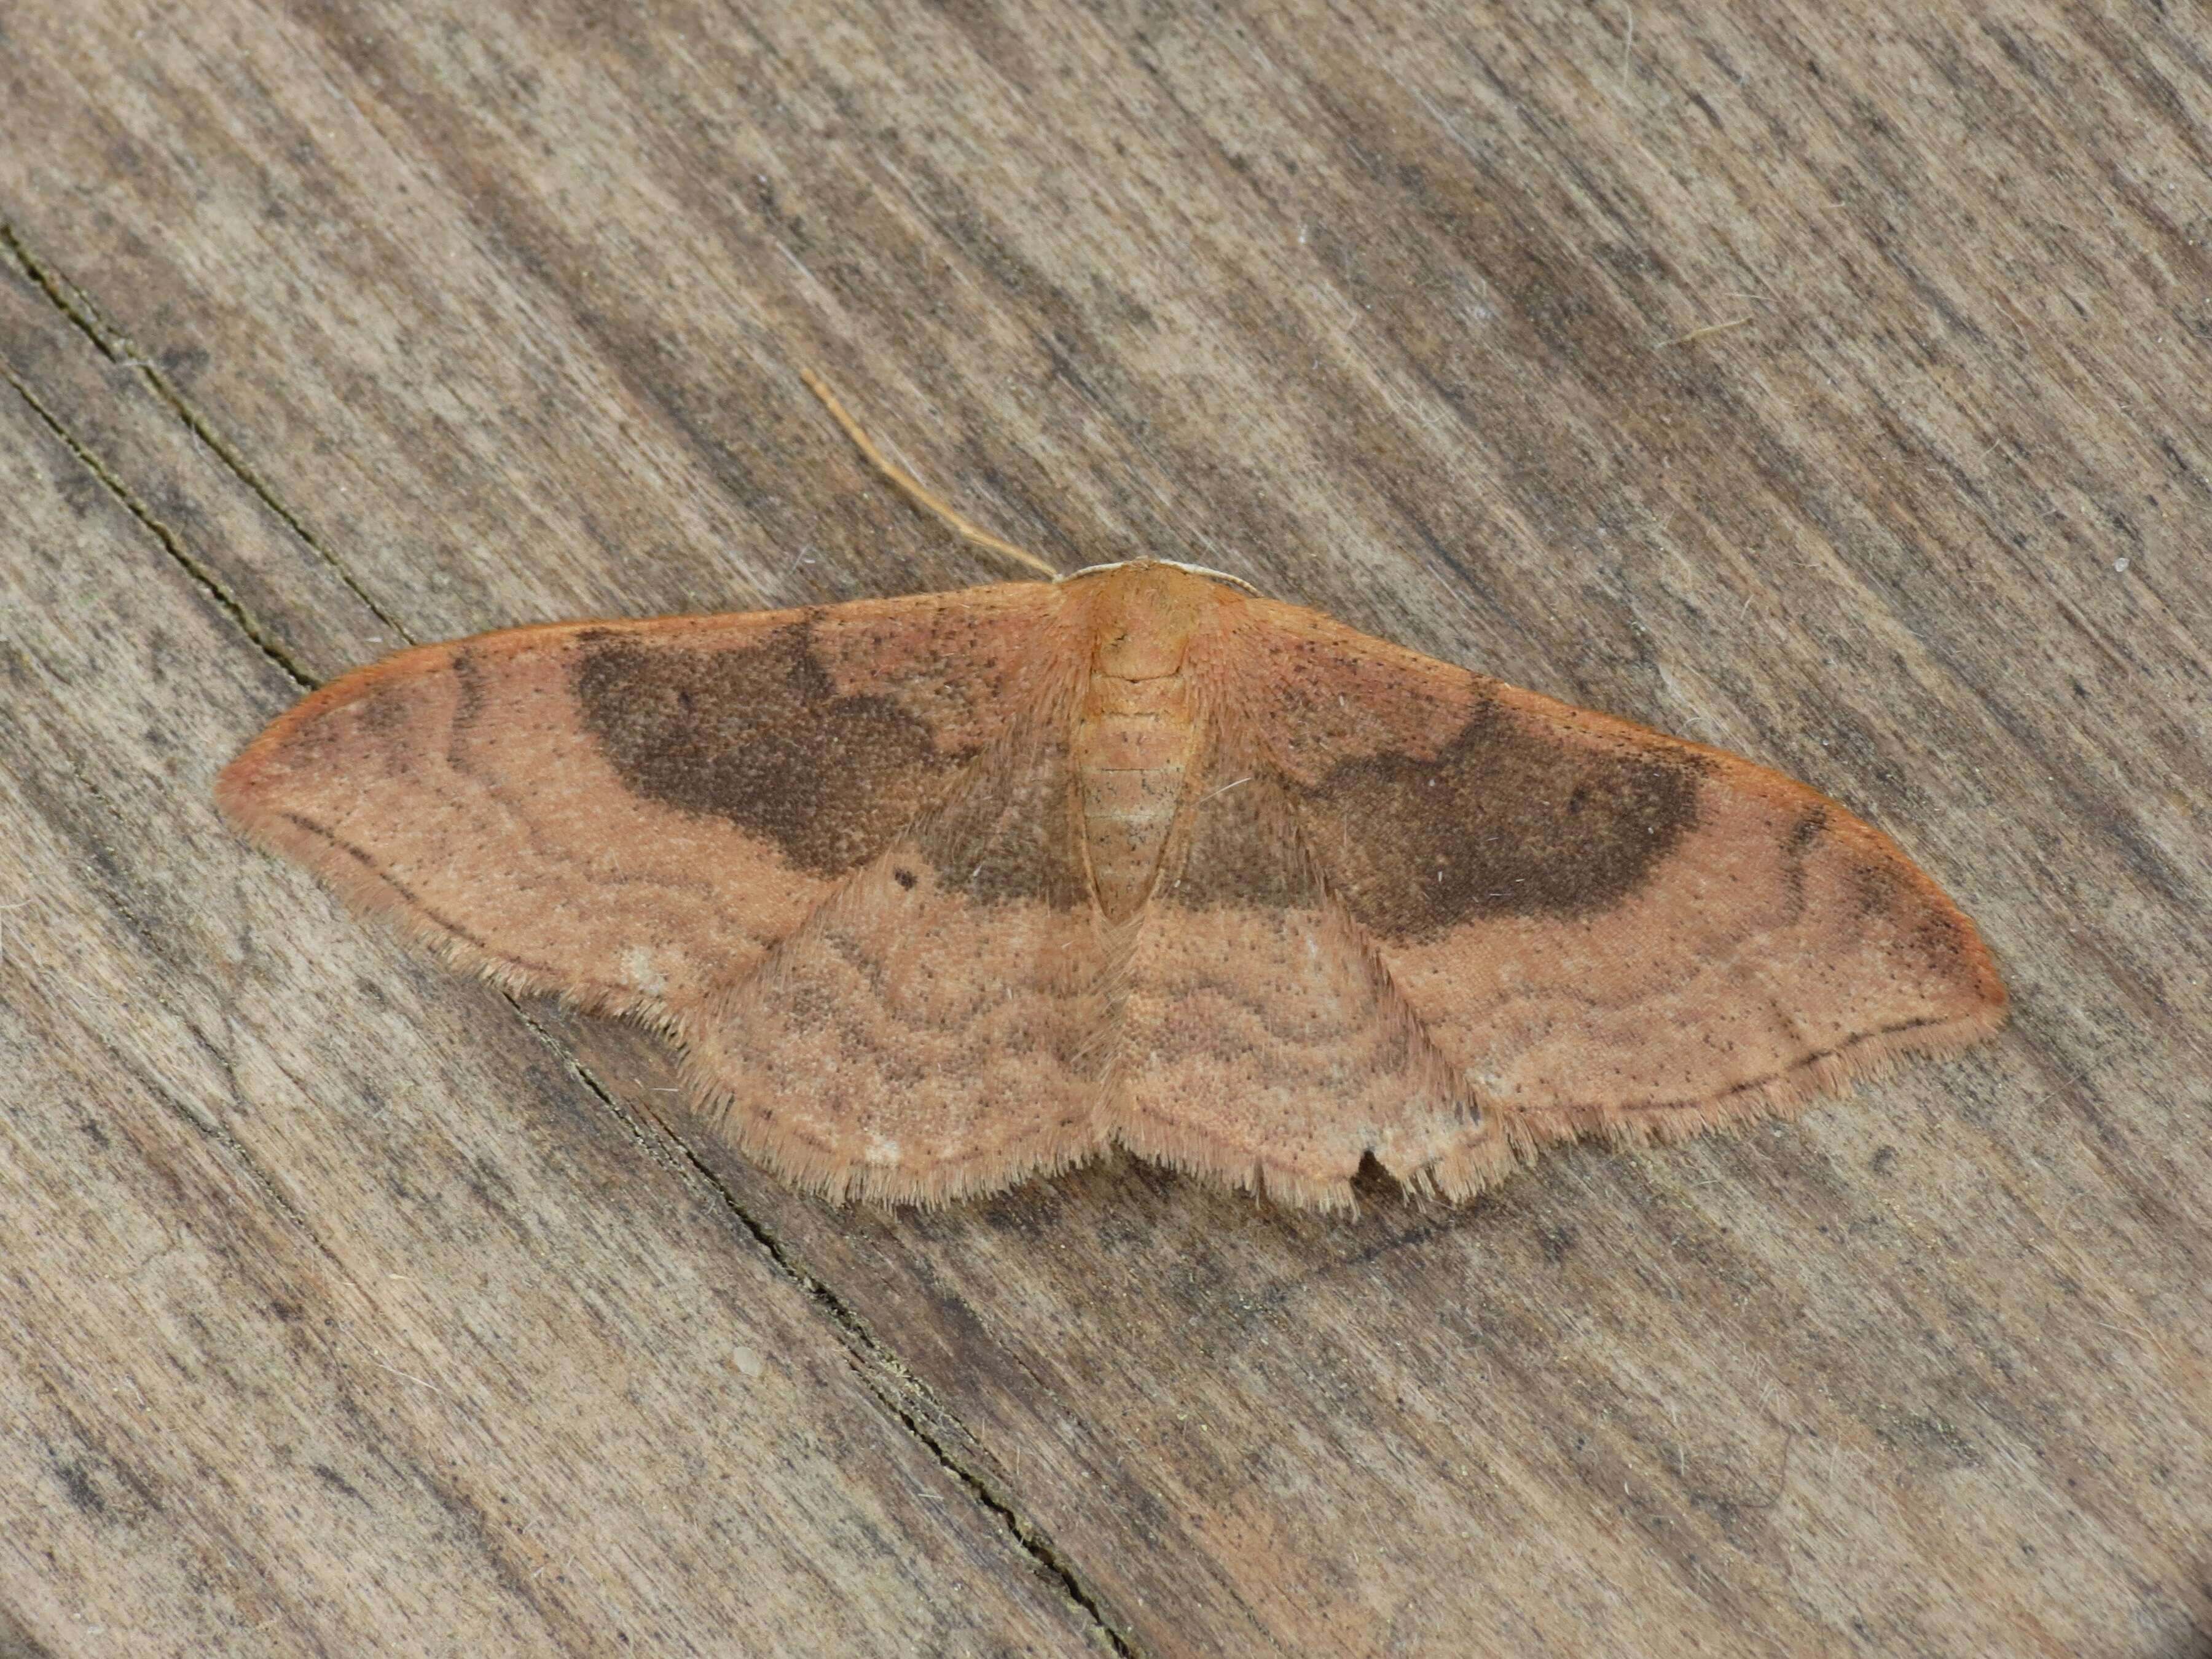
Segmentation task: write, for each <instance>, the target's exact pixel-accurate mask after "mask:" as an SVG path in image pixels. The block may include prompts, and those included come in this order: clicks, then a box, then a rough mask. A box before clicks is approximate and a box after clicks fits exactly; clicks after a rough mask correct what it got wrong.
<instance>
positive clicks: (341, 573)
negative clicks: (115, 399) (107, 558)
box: [0, 219, 416, 685]
mask: <svg viewBox="0 0 2212 1659" xmlns="http://www.w3.org/2000/svg"><path fill="white" fill-rule="evenodd" d="M0 250H4V251H5V252H6V253H7V254H8V255H9V258H12V259H13V260H14V261H15V264H18V265H19V266H21V269H22V271H23V274H24V275H25V276H27V277H29V278H30V280H31V281H32V282H33V283H35V284H36V285H37V286H38V289H39V291H40V293H42V294H44V295H46V299H47V300H48V301H49V302H50V303H52V306H53V307H54V308H55V309H56V310H57V311H58V312H60V313H62V315H63V316H64V317H65V318H67V319H69V321H70V324H71V325H73V326H75V327H76V330H77V331H78V332H80V333H81V334H82V335H83V336H84V337H85V338H86V339H88V340H89V341H90V342H91V343H92V344H93V347H94V349H95V350H97V351H98V352H99V353H100V355H101V356H104V357H106V359H107V360H108V361H109V362H112V363H113V364H115V365H116V366H117V367H118V368H127V369H131V370H134V371H135V372H137V374H139V375H140V376H142V377H143V379H144V380H145V382H146V384H147V385H148V386H150V387H151V388H153V391H154V393H155V396H156V397H158V398H161V401H162V402H163V403H165V404H167V405H168V406H169V408H170V410H172V411H173V413H174V414H175V415H176V416H177V418H178V420H179V421H181V422H183V423H184V426H185V430H186V431H188V432H190V433H191V435H192V436H193V437H194V438H195V439H196V440H197V441H198V442H199V443H201V444H202V445H204V447H206V448H207V450H208V452H209V453H210V454H212V455H214V456H215V458H216V459H217V460H219V461H221V462H222V464H223V465H224V466H225V467H227V468H228V469H229V471H230V472H231V474H232V476H233V477H236V478H237V480H238V481H239V482H240V483H242V484H244V485H245V486H246V489H249V490H251V491H252V493H253V495H255V496H256V497H257V498H258V500H259V501H261V503H262V505H264V507H267V508H268V509H269V510H270V512H271V513H275V514H276V518H277V520H278V521H279V522H280V523H282V524H283V526H284V527H285V528H286V529H287V530H289V531H290V532H292V534H294V535H295V536H296V537H298V538H300V544H301V546H303V547H305V548H307V550H309V551H310V552H312V553H313V554H314V556H316V557H317V558H319V559H320V560H321V561H322V562H323V563H324V564H325V565H326V566H328V567H329V568H330V571H331V574H332V575H334V576H336V577H337V580H339V581H341V582H343V584H344V585H345V586H346V589H347V591H348V592H351V593H352V594H353V596H354V597H355V598H356V599H359V600H360V601H361V602H362V605H365V606H367V607H368V611H369V612H370V614H371V615H373V616H374V617H375V618H376V619H377V621H379V622H380V623H383V624H384V625H385V626H386V628H389V629H391V630H392V632H393V633H394V634H395V635H398V637H399V638H400V639H401V640H402V641H404V642H405V643H407V644H409V645H412V644H414V643H415V642H416V641H415V639H414V636H413V635H410V633H409V632H408V631H407V630H406V629H404V628H403V627H401V626H400V624H399V623H398V620H397V619H396V618H395V617H392V616H391V615H390V614H389V613H388V612H386V610H385V609H384V607H383V606H381V605H379V604H377V602H376V601H375V600H374V599H372V598H371V597H370V596H369V594H368V591H367V590H366V589H365V588H363V587H362V585H361V584H360V583H359V582H357V581H356V580H354V577H353V573H352V572H350V571H349V570H348V569H347V568H345V566H344V564H343V562H341V561H340V560H338V559H337V557H336V556H334V555H332V554H331V551H330V550H329V549H328V548H326V547H325V546H324V545H323V544H322V543H321V542H319V541H318V540H317V539H316V538H315V537H314V535H313V532H310V531H309V530H308V528H307V525H306V523H305V522H304V521H303V520H301V517H300V515H299V514H298V513H295V512H293V511H292V509H291V508H290V507H287V506H286V505H285V504H284V502H283V501H282V500H281V499H280V498H279V497H278V495H277V494H276V491H275V490H274V489H271V488H270V485H269V483H267V481H266V480H264V478H263V477H261V475H260V474H259V473H258V472H256V471H254V470H253V468H252V466H251V465H248V464H247V462H246V458H245V457H244V456H243V455H241V454H240V453H239V452H238V450H237V448H236V447H234V445H232V444H231V443H230V442H229V441H228V440H226V439H225V438H224V437H223V436H222V434H220V433H219V432H217V431H216V429H215V427H214V426H213V425H212V424H211V423H210V422H209V420H208V419H207V417H206V416H204V415H202V414H201V413H200V412H199V410H197V408H195V407H194V406H193V404H191V400H190V399H188V398H186V397H185V395H184V393H183V392H181V391H179V389H178V387H177V384H176V382H175V381H174V380H171V379H170V378H169V376H168V375H167V374H166V373H165V372H164V371H163V370H162V368H161V365H160V364H159V363H157V362H155V361H154V360H153V358H151V357H150V356H148V355H147V354H146V353H145V351H143V349H141V348H140V347H139V346H138V345H137V343H134V342H133V341H132V340H131V337H130V336H129V335H127V334H125V333H124V332H123V331H122V330H120V329H118V328H117V327H115V326H114V325H112V324H111V323H109V322H107V321H106V319H104V318H103V317H101V315H100V310H99V307H96V306H94V304H93V302H92V300H91V297H90V296H89V295H87V294H86V293H85V292H84V290H83V289H81V288H79V287H78V286H77V285H76V283H72V282H70V280H69V279H68V278H67V277H65V276H63V275H62V274H61V273H60V272H59V271H58V270H56V269H55V268H54V266H53V264H52V263H51V262H50V261H48V260H45V259H42V258H40V257H39V256H38V255H37V254H35V253H33V252H32V251H31V249H30V247H29V246H28V245H27V243H26V242H25V241H24V240H23V237H22V233H21V232H20V231H18V230H17V229H16V228H15V226H14V225H12V224H10V223H9V222H8V221H7V220H5V219H0ZM9 378H10V379H11V380H13V377H12V376H10V377H9ZM15 389H16V390H17V391H18V392H23V395H24V397H25V398H27V399H29V400H30V401H31V405H32V407H33V409H36V410H38V412H39V416H40V419H41V420H44V421H45V422H46V423H47V424H48V425H50V426H52V427H53V428H54V430H55V432H56V433H57V434H58V435H60V436H61V437H62V440H63V441H64V442H65V443H68V444H69V445H70V447H71V448H73V449H75V450H76V451H77V453H78V454H79V455H80V456H82V457H83V458H84V459H85V463H86V465H88V466H92V467H93V468H94V471H98V472H99V474H100V482H101V483H105V484H106V485H107V487H108V488H109V489H112V490H114V491H115V492H116V494H117V495H118V497H119V498H120V499H121V500H122V501H123V502H124V504H125V506H127V507H130V508H131V512H133V513H136V514H137V516H138V517H139V518H141V519H142V520H144V521H145V522H146V524H147V525H148V526H149V528H152V529H153V530H154V532H155V534H156V535H158V536H160V537H161V541H162V545H163V546H165V547H167V549H168V550H169V551H170V554H171V555H172V556H173V557H174V558H176V559H177V561H178V562H179V563H181V564H182V565H183V566H184V567H185V568H186V569H187V570H189V571H191V573H192V574H193V575H194V576H195V577H196V578H197V579H198V580H200V581H201V582H202V583H204V585H205V586H207V587H208V588H209V589H210V591H211V592H213V593H214V594H215V595H216V598H217V599H219V600H221V602H222V605H223V607H224V608H225V609H226V610H228V611H230V612H231V614H232V615H233V617H234V618H235V619H236V620H237V621H238V622H239V623H240V625H241V626H242V627H244V628H245V629H246V636H247V637H248V638H249V639H251V640H252V641H253V642H254V643H255V644H256V645H258V646H259V647H261V649H262V650H263V651H264V653H266V654H267V655H268V656H269V657H270V659H272V660H274V661H275V662H276V663H277V664H278V665H279V666H281V667H283V669H284V671H286V672H287V673H289V674H290V675H292V677H293V678H295V679H297V680H299V681H300V683H301V684H302V685H312V684H314V682H313V680H312V679H311V678H307V677H306V676H305V675H303V674H302V673H301V671H299V670H298V669H297V668H296V667H295V666H294V665H292V664H291V663H289V661H288V659H286V657H285V655H284V653H283V651H282V649H281V648H280V647H277V646H276V645H275V644H274V643H272V642H271V641H270V640H269V639H268V637H267V636H266V635H264V633H263V632H262V631H261V630H260V629H258V627H256V626H255V625H254V623H253V621H252V618H251V617H249V616H247V614H246V611H245V609H244V607H243V606H241V605H239V604H238V602H237V601H236V600H235V599H233V598H231V596H230V595H229V593H228V592H227V591H226V590H225V589H224V587H223V586H222V583H221V582H220V581H219V580H217V579H216V576H215V575H214V574H213V573H212V572H211V571H210V570H208V569H207V568H205V567H204V566H203V565H202V564H201V563H200V562H198V561H197V560H196V559H194V558H192V557H191V555H190V554H189V553H187V552H186V551H185V550H184V547H183V545H182V544H181V543H180V542H179V540H178V539H177V538H176V537H175V536H174V535H173V534H172V533H170V532H168V531H167V530H166V529H165V528H163V527H162V526H160V525H159V524H158V523H157V522H156V520H155V519H154V518H153V517H152V515H151V514H149V513H147V512H146V511H145V510H144V509H143V507H141V506H140V505H139V504H138V503H137V501H136V500H135V499H133V498H132V497H131V495H130V494H129V493H128V492H127V491H125V489H123V488H122V486H121V484H120V483H118V482H117V480H116V479H115V478H113V477H112V476H111V475H110V474H109V473H107V472H106V471H104V470H102V469H100V467H99V465H98V464H97V463H96V462H95V461H94V460H93V459H91V457H90V455H89V454H88V452H87V451H85V450H84V448H83V447H82V446H81V445H79V444H78V443H76V441H75V440H74V439H72V438H70V436H69V435H67V434H66V433H64V431H63V429H62V428H61V427H60V425H59V424H58V422H55V420H54V418H53V416H51V415H50V414H48V413H47V412H46V410H45V409H44V408H43V407H41V406H40V404H38V403H37V401H36V400H35V399H31V398H30V394H29V393H28V392H25V391H24V388H23V386H22V385H21V382H20V381H18V382H15Z"/></svg>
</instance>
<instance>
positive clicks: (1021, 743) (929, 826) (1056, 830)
mask: <svg viewBox="0 0 2212 1659" xmlns="http://www.w3.org/2000/svg"><path fill="white" fill-rule="evenodd" d="M1074 789H1075V786H1074V779H1073V775H1072V774H1071V772H1070V769H1069V766H1068V749H1067V744H1066V739H1065V738H1064V737H1062V736H1061V735H1060V733H1059V732H1036V731H1032V732H1027V733H1025V734H1024V735H1022V736H1020V737H1018V738H1015V739H1012V740H1010V741H1009V742H1007V743H1006V744H1002V745H1000V746H999V747H998V748H997V749H996V750H994V752H993V754H992V755H990V756H989V757H986V758H985V759H984V760H983V761H982V762H981V765H980V769H979V770H978V772H977V774H976V775H975V779H974V781H972V782H971V783H970V784H969V786H968V787H966V788H965V789H963V791H962V792H961V793H959V795H957V797H956V798H954V799H951V800H950V801H947V802H946V803H945V805H944V806H943V807H942V808H941V809H940V810H939V811H937V812H935V813H933V815H932V816H931V817H929V818H928V819H927V821H926V822H925V823H922V824H921V825H920V826H918V827H917V829H916V830H915V843H916V845H917V846H918V847H919V848H920V849H921V852H922V853H923V854H926V855H927V857H928V859H929V861H930V863H931V865H932V866H933V867H934V868H935V870H936V872H937V878H938V879H939V881H940V882H941V883H943V884H945V886H947V887H950V888H953V889H956V890H958V891H960V892H963V893H964V894H965V895H967V896H968V897H969V898H970V899H973V900H975V902H978V903H981V904H1022V903H1030V904H1043V905H1047V906H1048V907H1050V908H1053V909H1055V910H1073V909H1076V908H1079V907H1081V906H1084V905H1087V904H1089V903H1090V902H1091V883H1090V878H1089V876H1088V875H1087V873H1086V872H1085V869H1084V865H1083V854H1082V848H1081V834H1082V832H1081V826H1080V823H1079V820H1078V817H1077V814H1076V804H1075V793H1074Z"/></svg>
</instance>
